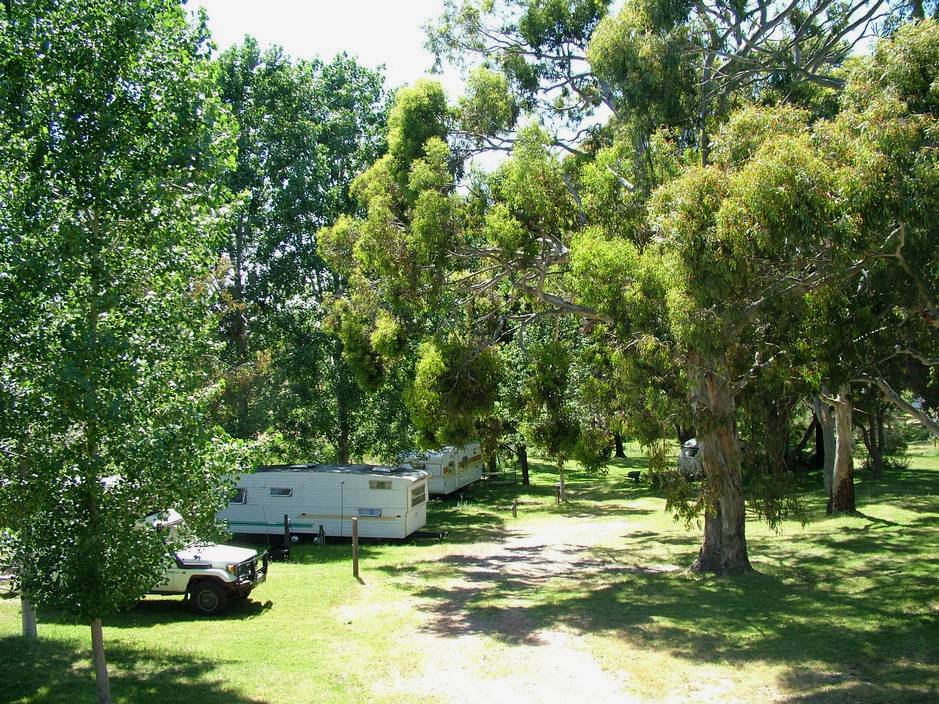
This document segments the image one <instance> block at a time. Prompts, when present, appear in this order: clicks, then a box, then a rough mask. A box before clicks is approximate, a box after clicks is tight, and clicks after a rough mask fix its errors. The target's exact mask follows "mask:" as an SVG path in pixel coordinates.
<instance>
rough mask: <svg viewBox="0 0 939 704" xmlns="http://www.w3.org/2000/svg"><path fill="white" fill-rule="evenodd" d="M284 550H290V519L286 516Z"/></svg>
mask: <svg viewBox="0 0 939 704" xmlns="http://www.w3.org/2000/svg"><path fill="white" fill-rule="evenodd" d="M284 549H285V550H289V549H290V517H289V516H288V515H287V514H286V513H285V514H284Z"/></svg>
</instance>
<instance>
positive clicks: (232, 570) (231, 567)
mask: <svg viewBox="0 0 939 704" xmlns="http://www.w3.org/2000/svg"><path fill="white" fill-rule="evenodd" d="M225 571H226V572H228V573H229V574H238V565H237V563H234V562H232V563H230V564H228V565H225Z"/></svg>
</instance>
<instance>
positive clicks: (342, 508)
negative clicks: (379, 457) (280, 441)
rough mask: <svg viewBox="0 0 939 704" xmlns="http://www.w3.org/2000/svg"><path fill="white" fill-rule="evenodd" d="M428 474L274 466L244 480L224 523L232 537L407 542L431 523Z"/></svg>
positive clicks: (383, 469) (348, 467)
mask: <svg viewBox="0 0 939 704" xmlns="http://www.w3.org/2000/svg"><path fill="white" fill-rule="evenodd" d="M427 476H428V475H427V472H424V471H422V470H419V469H408V468H401V467H396V468H392V467H376V466H373V465H364V464H351V465H317V464H295V465H273V466H269V467H261V468H259V469H257V470H256V471H255V472H253V473H251V474H242V475H240V477H239V479H238V482H237V484H236V488H235V494H234V496H232V499H231V501H230V502H229V504H228V507H227V508H225V509H223V510H221V511H219V513H218V518H219V520H221V521H223V522H224V523H226V524H227V526H228V530H230V531H231V532H232V533H253V534H262V535H263V534H265V533H267V534H280V533H282V532H283V530H284V515H286V516H287V517H288V519H289V520H290V531H291V532H292V533H310V534H314V535H315V534H317V533H318V532H319V529H320V526H322V527H323V531H324V532H325V534H326V535H329V536H349V535H351V534H352V517H353V516H354V517H356V518H358V524H359V535H360V536H362V537H363V538H406V537H407V536H408V535H410V534H411V533H413V532H414V531H416V530H420V529H421V528H423V527H424V526H425V525H426V523H427Z"/></svg>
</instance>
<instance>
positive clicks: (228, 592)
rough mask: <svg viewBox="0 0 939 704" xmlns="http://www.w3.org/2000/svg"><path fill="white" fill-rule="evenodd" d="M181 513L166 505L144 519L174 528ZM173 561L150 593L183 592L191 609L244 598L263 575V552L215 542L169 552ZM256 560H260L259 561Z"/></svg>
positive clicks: (207, 611) (220, 607)
mask: <svg viewBox="0 0 939 704" xmlns="http://www.w3.org/2000/svg"><path fill="white" fill-rule="evenodd" d="M182 522H183V517H182V516H180V515H179V514H178V513H177V512H176V511H174V510H172V509H170V510H169V511H165V512H162V513H158V514H157V513H155V514H152V515H150V516H147V517H146V518H145V519H144V523H146V524H149V525H152V526H153V527H155V528H165V529H168V530H170V531H175V530H176V529H177V528H178V527H179V526H180V525H181V524H182ZM173 559H174V561H175V563H176V564H175V565H174V566H173V567H169V568H168V569H167V570H166V575H165V579H164V581H163V582H161V583H160V584H158V585H157V586H156V587H154V588H153V589H152V590H150V591H151V593H152V594H184V595H186V597H187V598H188V600H189V604H190V606H191V607H192V609H193V611H195V612H196V613H198V614H202V615H204V616H211V615H214V614H219V613H221V612H223V611H224V610H225V608H226V607H227V606H228V602H229V601H234V600H236V599H244V598H245V597H247V596H248V594H250V593H251V590H252V589H254V588H255V587H256V586H258V585H259V584H261V583H262V582H263V581H264V580H265V579H266V578H267V568H268V557H267V553H266V552H265V553H263V554H261V555H259V554H258V553H257V552H256V551H254V550H251V549H249V548H237V547H234V546H232V545H219V544H217V543H192V544H190V545H188V546H186V547H185V548H183V549H182V550H179V551H177V552H176V553H175V554H174V555H173ZM259 563H260V564H259Z"/></svg>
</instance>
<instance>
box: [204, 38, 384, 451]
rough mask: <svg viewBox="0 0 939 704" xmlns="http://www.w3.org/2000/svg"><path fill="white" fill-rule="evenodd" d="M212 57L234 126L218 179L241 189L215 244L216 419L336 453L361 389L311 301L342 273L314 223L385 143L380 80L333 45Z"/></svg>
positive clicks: (324, 218) (343, 444)
mask: <svg viewBox="0 0 939 704" xmlns="http://www.w3.org/2000/svg"><path fill="white" fill-rule="evenodd" d="M217 62H218V66H219V86H220V90H221V93H222V97H223V100H224V101H225V103H226V105H228V106H229V107H230V109H231V111H232V113H233V114H234V115H235V117H236V118H237V120H238V123H239V125H240V132H239V136H238V162H237V168H236V169H235V170H234V171H233V172H232V173H231V174H230V175H229V176H228V178H227V179H226V184H227V185H228V187H229V188H230V189H231V190H232V191H234V192H236V193H239V194H242V197H243V201H242V203H241V207H240V208H239V210H238V212H237V218H236V223H235V227H234V228H233V229H232V232H231V233H230V235H229V237H228V238H227V240H226V242H225V243H224V246H223V247H222V250H221V251H222V254H223V263H224V270H223V271H222V272H221V276H222V281H223V282H224V291H223V298H224V307H223V311H222V312H223V319H222V332H223V337H224V340H225V342H226V355H225V362H226V380H227V386H226V401H227V403H226V404H225V405H223V406H222V408H221V409H220V410H221V416H222V418H223V421H224V423H225V426H226V427H227V428H228V429H229V430H230V432H232V433H233V434H235V435H237V436H239V437H244V438H249V437H257V436H258V435H259V434H261V433H264V432H265V431H269V430H271V429H272V428H273V429H279V430H280V431H281V434H282V435H284V436H285V437H286V438H287V439H288V444H292V445H293V446H294V447H296V446H303V447H305V449H308V450H309V449H310V448H311V447H313V446H315V445H316V444H318V443H323V442H325V443H326V445H327V447H329V448H332V451H333V452H334V453H335V454H336V456H337V457H338V458H339V459H340V461H343V462H345V461H347V460H348V457H349V453H350V443H351V442H352V438H351V434H352V430H353V428H354V426H355V415H356V413H357V412H359V410H360V404H361V398H362V394H363V393H364V391H363V390H362V389H361V388H360V387H359V385H358V384H357V383H356V379H355V377H354V375H353V374H352V372H351V371H350V369H349V367H348V365H347V364H346V362H345V361H344V359H343V355H342V349H341V344H340V343H339V341H338V340H337V337H336V335H335V334H333V333H332V332H331V331H330V330H329V328H328V326H327V325H325V324H324V320H323V317H324V316H323V310H324V308H323V302H324V300H325V299H327V298H328V297H330V296H334V295H336V294H337V293H339V292H340V291H341V290H342V288H343V286H344V283H343V281H342V278H341V277H340V276H338V275H337V274H336V273H335V272H334V271H332V270H330V269H329V268H328V267H327V265H326V264H325V262H324V261H323V259H322V257H321V256H320V253H319V250H318V248H317V243H316V239H315V233H316V231H317V230H318V229H319V228H321V227H323V226H326V225H329V224H332V223H333V222H334V221H335V220H336V218H338V217H339V216H340V215H341V214H344V213H349V212H351V211H352V209H353V207H354V205H353V203H352V201H351V200H350V197H349V192H348V187H349V183H350V182H351V180H352V179H353V177H354V176H356V175H357V174H358V173H359V172H360V171H361V170H363V169H364V168H365V166H366V165H367V164H368V163H370V162H371V161H373V160H374V159H376V158H377V157H378V156H379V155H380V153H381V151H382V149H383V147H384V124H385V97H384V90H383V79H382V76H381V75H380V74H379V73H377V72H374V71H370V70H368V69H366V68H364V67H362V66H360V65H359V64H358V63H356V62H355V61H354V60H353V59H351V58H349V57H347V56H345V55H339V56H337V57H335V58H334V59H333V60H331V61H329V62H323V61H320V60H317V59H314V60H310V61H293V60H291V59H290V58H289V57H287V56H285V55H284V54H283V52H282V51H281V50H280V49H278V48H269V49H266V50H263V51H262V50H261V49H260V47H259V46H258V44H257V42H256V41H255V40H254V39H252V38H251V37H247V38H246V39H245V41H244V43H243V44H242V45H241V46H236V47H232V48H231V49H229V50H227V51H226V52H224V53H223V54H222V55H221V56H220V57H219V58H218V59H217Z"/></svg>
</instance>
